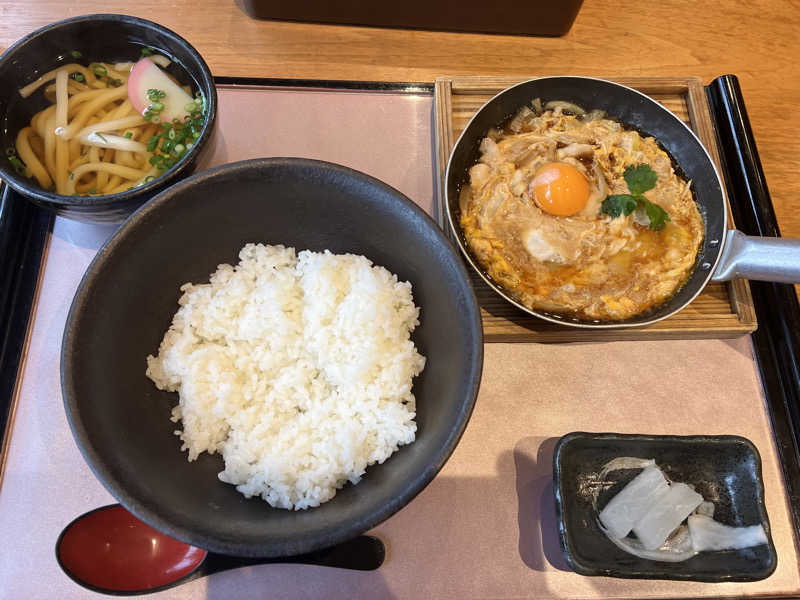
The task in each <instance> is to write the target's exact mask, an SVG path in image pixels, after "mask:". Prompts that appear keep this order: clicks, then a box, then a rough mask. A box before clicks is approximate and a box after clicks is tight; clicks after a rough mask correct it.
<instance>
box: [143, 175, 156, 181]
mask: <svg viewBox="0 0 800 600" xmlns="http://www.w3.org/2000/svg"><path fill="white" fill-rule="evenodd" d="M153 179H155V177H153V176H152V175H148V176H147V177H145V178H144V182H145V183H150V182H151V181H153Z"/></svg>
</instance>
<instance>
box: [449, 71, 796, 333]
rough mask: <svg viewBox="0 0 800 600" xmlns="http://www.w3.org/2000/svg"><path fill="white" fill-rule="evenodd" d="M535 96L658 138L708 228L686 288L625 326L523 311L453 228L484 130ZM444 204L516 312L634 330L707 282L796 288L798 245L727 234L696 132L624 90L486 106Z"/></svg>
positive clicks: (578, 86) (579, 80) (528, 90)
mask: <svg viewBox="0 0 800 600" xmlns="http://www.w3.org/2000/svg"><path fill="white" fill-rule="evenodd" d="M534 98H541V100H542V102H548V101H550V100H565V101H568V102H572V103H574V104H577V105H578V106H581V107H583V108H585V109H586V110H594V109H600V110H604V111H606V113H607V114H608V115H609V116H610V117H611V118H614V119H616V120H618V121H620V122H621V123H623V124H624V125H625V126H627V127H629V128H633V129H636V130H638V131H639V132H641V133H644V134H646V135H651V136H653V137H654V138H655V139H656V140H658V142H659V144H660V145H661V147H662V148H663V149H664V150H665V151H666V152H667V153H668V154H669V155H670V156H671V157H672V159H673V161H674V163H675V164H676V165H677V167H678V171H679V172H682V174H683V175H684V176H685V177H686V178H687V179H689V180H691V182H692V191H693V192H694V198H695V201H696V202H697V205H698V208H699V209H700V214H701V215H702V217H703V220H704V222H705V228H706V235H705V239H704V240H703V243H702V246H701V247H700V251H699V253H698V258H697V266H696V268H695V270H694V272H693V273H692V275H691V277H690V278H689V279H688V281H687V282H686V284H685V285H684V286H683V287H682V288H681V289H680V290H679V291H678V293H677V294H675V296H673V297H672V298H671V299H670V300H669V301H668V302H666V303H664V304H662V305H661V306H660V307H658V308H657V309H655V310H654V311H648V312H646V313H644V314H642V315H638V316H635V317H632V318H630V319H627V320H624V321H616V322H596V321H579V320H576V319H574V318H571V317H565V316H562V315H558V314H554V313H548V312H544V311H536V310H531V309H529V308H526V307H525V306H523V305H521V304H520V303H518V302H517V301H515V300H514V299H513V298H511V296H510V295H508V294H507V293H506V292H505V291H504V290H503V289H502V288H501V287H500V286H499V285H498V284H497V283H495V282H494V281H493V280H492V279H491V278H490V277H489V275H488V274H487V273H486V271H485V270H484V269H483V268H482V267H481V266H480V265H479V264H478V263H477V261H476V260H475V259H474V258H473V257H472V256H471V254H470V252H469V250H468V249H467V246H466V243H465V241H464V236H463V234H462V232H461V228H460V226H459V225H458V223H459V219H458V192H459V190H460V188H461V185H462V184H463V183H465V182H466V181H467V179H468V171H469V168H470V167H471V166H472V165H474V164H475V163H476V162H477V161H478V158H479V156H480V153H479V150H478V149H479V146H480V142H481V140H482V139H483V138H484V137H485V136H486V134H487V132H488V131H489V129H491V128H492V127H496V126H497V125H499V124H501V123H503V122H505V121H506V120H508V119H509V118H511V117H512V116H513V115H514V114H516V113H517V111H518V110H519V109H520V108H521V107H523V106H525V105H526V104H527V105H529V104H530V102H531V101H532V100H533V99H534ZM445 196H446V206H447V215H448V220H449V221H450V227H451V229H452V231H453V233H454V235H455V237H456V239H457V240H458V244H459V246H460V247H461V250H462V252H463V253H464V255H465V256H466V257H467V260H468V261H469V262H470V263H471V264H472V266H473V267H474V268H475V270H476V271H477V272H478V273H479V274H480V275H481V277H483V279H484V280H485V281H486V283H487V284H488V285H489V286H490V287H492V288H493V289H494V290H495V291H496V292H497V293H498V294H500V295H501V296H503V297H504V298H506V299H507V300H508V301H509V302H511V303H512V304H514V305H516V306H518V307H519V308H521V309H522V310H524V311H526V312H528V313H530V314H532V315H534V316H537V317H540V318H542V319H546V320H548V321H553V322H556V323H562V324H565V325H572V326H576V327H596V328H610V327H633V326H640V325H647V324H650V323H654V322H656V321H660V320H662V319H665V318H667V317H669V316H670V315H672V314H674V313H676V312H678V311H679V310H681V309H682V308H684V307H685V306H686V305H688V304H689V303H690V302H691V301H692V300H693V299H694V298H695V297H696V296H697V295H698V294H699V293H700V292H701V291H702V290H703V288H704V287H705V285H706V284H707V283H708V282H709V280H711V279H714V280H728V279H734V278H736V277H747V278H749V279H763V280H767V281H781V282H787V283H797V282H800V242H798V241H796V240H788V239H781V238H749V237H747V236H744V235H743V234H741V233H740V232H738V231H731V232H728V231H727V208H726V205H725V195H724V192H723V189H722V182H721V180H720V176H719V174H718V173H717V170H716V168H715V167H714V163H713V161H712V160H711V157H710V156H709V154H708V152H707V151H706V149H705V148H704V147H703V145H702V144H701V143H700V140H699V139H697V136H696V135H695V134H694V132H693V131H692V130H691V129H689V127H687V126H686V124H685V123H683V121H681V120H680V119H679V118H678V117H676V116H675V115H674V114H672V113H671V112H670V111H669V110H667V109H666V108H664V107H663V106H661V105H660V104H659V103H658V102H656V101H655V100H653V99H651V98H649V97H647V96H645V95H644V94H642V93H640V92H637V91H636V90H634V89H631V88H629V87H626V86H623V85H620V84H617V83H612V82H610V81H605V80H602V79H593V78H590V77H544V78H540V79H533V80H530V81H525V82H523V83H520V84H518V85H515V86H513V87H511V88H508V89H507V90H505V91H503V92H501V93H499V94H498V95H497V96H495V97H494V98H492V99H491V100H490V101H489V102H487V103H486V104H485V105H484V106H483V107H482V108H481V109H480V110H479V111H478V112H477V113H476V114H475V116H474V117H473V118H472V120H470V122H469V123H468V124H467V126H466V127H465V128H464V131H463V132H462V134H461V137H459V139H458V141H457V142H456V144H455V147H454V148H453V152H452V154H451V155H450V161H449V162H448V165H447V174H446V188H445Z"/></svg>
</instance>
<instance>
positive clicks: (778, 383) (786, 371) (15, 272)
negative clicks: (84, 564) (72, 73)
mask: <svg viewBox="0 0 800 600" xmlns="http://www.w3.org/2000/svg"><path fill="white" fill-rule="evenodd" d="M218 83H220V84H223V85H231V84H234V85H240V86H270V88H271V89H276V88H285V89H287V90H290V89H293V88H294V89H298V88H300V89H309V88H318V89H328V90H344V91H348V92H349V91H353V92H357V91H364V90H368V91H372V92H384V91H385V92H390V93H403V92H409V93H412V94H417V95H428V96H430V95H431V94H432V91H433V86H432V85H430V84H391V83H390V84H387V83H371V84H370V83H363V82H335V81H297V80H261V79H232V78H218ZM707 93H708V97H709V102H710V104H711V106H712V108H713V113H714V115H713V116H714V118H715V123H716V130H717V134H718V136H719V147H720V149H721V151H722V154H723V157H722V158H723V161H722V162H723V164H724V175H725V177H726V183H727V187H728V190H729V196H730V202H731V205H732V209H733V211H734V213H735V218H736V222H737V224H738V226H739V228H740V229H742V230H743V231H744V232H745V233H748V234H751V235H776V234H777V233H778V227H777V223H776V220H775V215H774V212H773V210H772V205H771V201H770V198H769V193H768V190H767V188H766V184H765V182H764V178H763V173H762V171H761V166H760V162H759V159H758V154H757V151H756V148H755V144H754V142H753V137H752V132H751V131H750V128H749V123H748V120H747V115H746V112H745V110H744V103H743V100H742V97H741V93H740V91H739V88H738V84H737V82H736V78H735V77H733V76H725V77H721V78H719V79H717V80H715V81H714V82H712V83H711V84H710V85H709V86H708V87H707ZM426 135H427V133H426ZM430 143H432V140H430ZM51 224H52V217H51V216H50V215H49V214H47V213H43V212H41V211H40V210H39V209H37V208H35V207H33V205H30V204H28V203H27V202H26V201H25V200H24V199H23V198H21V197H19V196H18V195H17V194H15V193H13V192H11V191H9V190H7V189H4V190H2V205H1V206H0V235H2V237H0V248H2V254H0V283H2V287H1V288H0V297H1V298H2V305H0V310H2V313H1V314H0V327H2V335H3V346H2V354H0V383H2V387H1V388H0V407H1V410H0V414H2V419H3V421H2V428H3V430H4V431H6V433H7V432H8V430H9V429H10V426H11V424H12V423H13V415H11V418H9V411H11V410H12V399H13V398H14V387H15V385H17V382H18V380H19V372H18V369H19V366H20V364H23V360H21V359H23V358H24V357H22V356H21V353H22V352H23V351H24V347H25V339H26V335H27V332H28V330H29V325H28V322H29V319H30V313H31V308H32V306H34V302H35V298H34V294H35V291H36V284H37V281H38V280H39V278H40V270H41V264H42V253H43V252H44V251H45V247H46V239H47V236H48V233H49V231H50V228H51ZM751 286H752V289H753V296H754V299H755V307H756V310H757V314H758V323H759V328H758V330H757V331H756V332H755V333H754V334H753V338H752V340H753V346H754V348H755V352H756V359H757V367H758V369H759V370H760V373H761V377H762V382H763V386H764V393H765V398H766V403H767V408H768V411H767V412H768V415H769V418H770V419H771V421H772V428H773V432H774V437H775V441H776V445H777V447H778V450H779V452H780V462H781V468H782V469H783V474H784V480H785V483H786V486H787V493H788V496H789V499H790V501H791V507H792V517H793V523H792V525H793V527H794V530H795V537H796V538H800V528H798V523H800V518H799V517H798V515H800V477H798V475H800V460H798V451H797V448H798V432H800V415H798V399H800V377H798V373H797V358H798V354H799V353H800V341H798V332H800V309H798V304H797V299H796V296H795V293H794V288H793V287H792V286H788V285H775V284H760V283H757V282H753V283H752V284H751ZM759 401H760V399H759ZM721 410H724V407H721ZM554 434H556V433H555V432H554ZM7 438H8V436H7V435H6V436H5V437H4V440H7ZM4 443H6V442H4Z"/></svg>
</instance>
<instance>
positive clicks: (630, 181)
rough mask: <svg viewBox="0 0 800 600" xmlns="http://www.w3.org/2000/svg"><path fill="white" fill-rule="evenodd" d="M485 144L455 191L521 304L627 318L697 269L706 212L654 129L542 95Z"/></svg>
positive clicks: (493, 270)
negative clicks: (646, 131) (648, 131)
mask: <svg viewBox="0 0 800 600" xmlns="http://www.w3.org/2000/svg"><path fill="white" fill-rule="evenodd" d="M480 152H481V157H480V160H479V162H478V163H477V164H475V165H474V166H473V167H472V168H471V169H470V171H469V181H468V182H467V183H465V184H464V186H463V187H462V189H461V191H460V195H459V210H460V224H461V229H462V231H463V233H464V236H465V239H466V241H467V244H468V246H469V248H470V250H471V252H472V254H473V256H474V257H475V258H477V260H478V262H479V263H480V265H481V266H482V267H483V269H484V270H485V271H486V273H488V275H489V276H490V277H491V278H492V279H493V280H494V281H495V282H496V283H498V284H499V285H500V286H501V287H502V288H503V289H504V290H506V292H508V293H509V295H511V296H512V297H513V298H514V299H515V300H517V301H518V302H519V303H521V304H522V305H524V306H526V307H528V308H531V309H534V310H544V311H548V312H553V313H560V314H563V315H566V316H570V317H575V318H579V319H583V320H599V321H616V320H622V319H626V318H629V317H632V316H635V315H638V314H641V313H643V312H645V311H648V310H649V309H651V308H655V307H657V306H658V305H660V304H662V303H663V302H664V301H666V300H668V299H669V298H670V297H671V296H673V295H674V294H675V293H676V292H677V290H678V289H680V287H681V285H682V284H683V283H684V282H685V281H686V279H687V278H688V276H689V275H690V274H691V272H692V271H693V269H694V266H695V261H696V259H697V252H698V249H699V247H700V243H701V242H702V240H703V235H704V227H703V220H702V218H701V216H700V213H699V211H698V209H697V205H696V203H695V202H694V199H693V197H692V191H691V186H690V183H689V182H687V181H685V180H683V179H682V178H681V177H679V176H678V175H677V174H676V173H675V171H674V169H673V167H672V163H671V161H670V158H669V156H668V155H667V154H666V152H664V151H663V150H662V149H661V148H660V147H659V146H658V144H657V142H656V140H654V139H653V138H652V137H643V136H641V135H640V134H639V133H637V132H636V131H632V130H628V129H625V128H624V127H623V126H622V125H621V124H620V123H618V122H616V121H613V120H610V119H607V118H605V115H604V114H603V113H602V112H600V111H592V112H590V113H586V112H584V111H583V110H582V109H581V108H579V107H576V106H574V105H570V104H568V103H564V102H550V103H548V104H547V105H546V106H545V107H542V106H541V103H540V102H539V101H538V99H537V100H534V102H533V103H532V109H531V108H528V107H525V108H523V109H522V110H521V111H520V112H519V113H518V114H517V115H516V116H515V117H514V118H513V119H511V121H510V122H509V123H508V124H507V125H506V126H505V127H504V129H503V130H498V129H493V130H491V131H490V132H489V134H488V135H487V137H486V138H484V139H483V141H482V142H481V146H480Z"/></svg>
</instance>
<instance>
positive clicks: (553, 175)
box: [531, 162, 589, 217]
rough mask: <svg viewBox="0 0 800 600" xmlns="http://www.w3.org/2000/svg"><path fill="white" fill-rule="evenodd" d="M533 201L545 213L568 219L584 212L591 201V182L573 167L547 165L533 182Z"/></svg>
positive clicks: (540, 169)
mask: <svg viewBox="0 0 800 600" xmlns="http://www.w3.org/2000/svg"><path fill="white" fill-rule="evenodd" d="M531 188H532V190H533V199H534V200H535V201H536V204H538V205H539V208H541V209H542V210H543V211H544V212H546V213H549V214H551V215H556V216H558V217H568V216H570V215H574V214H575V213H577V212H580V211H581V210H583V207H584V206H586V202H587V201H588V200H589V182H588V181H586V177H584V176H583V173H581V172H580V171H578V169H576V168H575V167H573V166H572V165H568V164H566V163H560V162H552V163H547V164H546V165H544V166H542V167H540V168H539V170H538V171H536V175H534V176H533V181H532V182H531Z"/></svg>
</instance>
